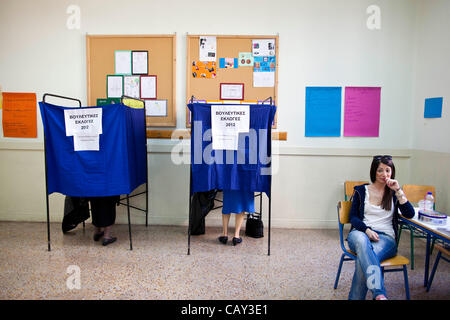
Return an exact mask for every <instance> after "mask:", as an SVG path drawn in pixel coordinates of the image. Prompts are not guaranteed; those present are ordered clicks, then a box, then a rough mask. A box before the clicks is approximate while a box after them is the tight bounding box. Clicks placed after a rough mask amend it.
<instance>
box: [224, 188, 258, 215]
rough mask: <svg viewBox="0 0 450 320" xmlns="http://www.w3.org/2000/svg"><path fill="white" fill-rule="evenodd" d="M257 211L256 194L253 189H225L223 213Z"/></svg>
mask: <svg viewBox="0 0 450 320" xmlns="http://www.w3.org/2000/svg"><path fill="white" fill-rule="evenodd" d="M244 211H245V212H250V213H253V212H255V194H254V193H253V192H252V191H240V190H223V208H222V214H230V213H241V212H244Z"/></svg>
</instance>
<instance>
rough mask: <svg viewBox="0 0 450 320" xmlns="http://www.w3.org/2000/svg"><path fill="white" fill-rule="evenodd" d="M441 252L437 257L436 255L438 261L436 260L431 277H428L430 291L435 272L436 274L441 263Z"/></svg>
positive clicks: (428, 289)
mask: <svg viewBox="0 0 450 320" xmlns="http://www.w3.org/2000/svg"><path fill="white" fill-rule="evenodd" d="M441 254H442V253H441V252H440V251H439V252H438V254H437V257H436V261H435V262H434V265H433V270H432V271H431V275H430V279H428V283H427V292H428V291H430V287H431V283H432V282H433V278H434V274H435V272H436V269H437V266H438V264H439V260H440V259H441Z"/></svg>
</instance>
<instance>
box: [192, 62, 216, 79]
mask: <svg viewBox="0 0 450 320" xmlns="http://www.w3.org/2000/svg"><path fill="white" fill-rule="evenodd" d="M216 73H217V70H216V63H215V62H212V61H210V62H203V61H194V62H192V77H193V78H205V79H214V78H215V77H216Z"/></svg>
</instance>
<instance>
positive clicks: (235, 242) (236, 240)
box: [233, 237, 242, 246]
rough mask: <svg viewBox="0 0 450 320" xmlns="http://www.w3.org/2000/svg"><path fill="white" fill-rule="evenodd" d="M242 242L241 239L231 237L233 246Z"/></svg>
mask: <svg viewBox="0 0 450 320" xmlns="http://www.w3.org/2000/svg"><path fill="white" fill-rule="evenodd" d="M241 242H242V238H236V237H233V246H235V245H237V244H239V243H241Z"/></svg>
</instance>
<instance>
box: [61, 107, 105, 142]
mask: <svg viewBox="0 0 450 320" xmlns="http://www.w3.org/2000/svg"><path fill="white" fill-rule="evenodd" d="M64 122H65V125H66V136H74V135H75V136H96V135H99V134H101V133H102V108H77V109H65V110H64Z"/></svg>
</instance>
